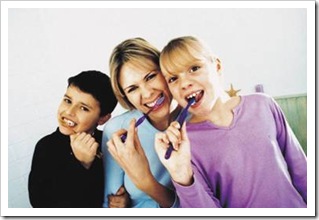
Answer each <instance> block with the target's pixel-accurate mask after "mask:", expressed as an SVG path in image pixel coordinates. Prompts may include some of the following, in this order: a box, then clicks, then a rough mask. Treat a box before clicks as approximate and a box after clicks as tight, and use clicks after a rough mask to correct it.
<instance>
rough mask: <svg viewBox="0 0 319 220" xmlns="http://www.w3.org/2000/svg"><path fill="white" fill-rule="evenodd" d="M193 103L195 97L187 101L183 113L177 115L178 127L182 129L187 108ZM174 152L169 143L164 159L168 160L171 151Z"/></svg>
mask: <svg viewBox="0 0 319 220" xmlns="http://www.w3.org/2000/svg"><path fill="white" fill-rule="evenodd" d="M194 102H195V97H193V98H191V99H190V100H189V101H188V104H187V106H186V107H185V108H184V109H183V111H182V112H181V114H180V115H179V117H178V120H177V122H178V123H179V124H180V127H182V125H183V123H184V121H185V119H186V116H187V111H188V109H189V107H190V106H191V105H192V104H193V103H194ZM173 150H174V148H173V145H172V143H169V147H168V149H167V151H166V153H165V156H164V157H165V159H166V160H168V159H169V158H170V156H171V154H172V151H173Z"/></svg>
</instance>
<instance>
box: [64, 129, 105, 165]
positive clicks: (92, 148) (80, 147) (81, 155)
mask: <svg viewBox="0 0 319 220" xmlns="http://www.w3.org/2000/svg"><path fill="white" fill-rule="evenodd" d="M70 140H71V148H72V151H73V154H74V156H75V158H76V159H77V160H79V161H80V162H81V163H82V165H83V166H84V167H85V168H86V169H89V168H90V167H91V165H92V162H93V161H94V159H95V155H96V151H97V148H98V147H99V144H98V143H97V142H96V141H95V139H94V138H93V137H92V136H91V135H90V134H87V133H85V132H81V133H77V134H72V135H70Z"/></svg>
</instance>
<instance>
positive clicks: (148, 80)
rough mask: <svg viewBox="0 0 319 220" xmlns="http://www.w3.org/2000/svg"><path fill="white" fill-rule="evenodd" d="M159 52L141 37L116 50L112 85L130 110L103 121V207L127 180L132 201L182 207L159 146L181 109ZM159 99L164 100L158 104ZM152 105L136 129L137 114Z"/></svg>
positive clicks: (111, 203)
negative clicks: (159, 134)
mask: <svg viewBox="0 0 319 220" xmlns="http://www.w3.org/2000/svg"><path fill="white" fill-rule="evenodd" d="M159 55H160V52H159V51H158V50H157V49H156V48H155V47H153V46H152V45H151V44H149V43H148V42H147V41H145V40H144V39H142V38H133V39H128V40H125V41H123V42H122V43H120V44H119V45H118V46H117V47H116V48H115V49H114V50H113V52H112V55H111V58H110V63H109V66H110V75H111V82H112V87H113V90H114V93H115V95H116V97H117V99H118V101H119V103H120V104H121V105H122V106H123V107H124V108H126V109H128V110H129V111H127V112H125V113H123V114H122V115H119V116H117V117H114V118H113V119H111V120H110V121H109V122H108V123H107V124H106V125H105V127H104V131H103V140H102V146H104V147H103V155H104V156H103V157H104V165H105V197H104V205H103V206H104V207H117V199H116V196H115V197H113V198H112V199H110V198H108V196H109V195H114V194H116V192H117V190H118V189H119V187H121V186H122V185H124V187H125V189H126V190H127V192H128V193H129V195H130V199H131V204H130V207H143V208H146V207H153V208H154V207H178V201H177V197H176V195H175V192H174V190H173V185H172V183H171V178H170V175H169V174H168V172H167V171H166V169H165V168H164V166H163V165H162V164H161V162H160V160H159V158H158V157H157V154H156V152H155V149H154V137H155V134H156V133H157V132H159V131H164V130H165V129H166V128H167V127H168V126H169V124H170V122H171V121H173V120H175V119H176V116H177V114H178V112H179V110H180V108H179V107H177V106H176V105H175V106H174V105H173V104H172V95H171V93H170V92H169V89H168V87H167V84H166V82H165V79H164V77H163V75H162V73H161V72H160V67H159ZM159 99H161V100H162V99H163V101H162V102H161V104H159V105H156V106H155V107H154V105H155V103H156V101H157V100H159ZM150 110H152V111H151V112H150V113H149V114H148V116H147V120H145V121H144V122H143V123H142V124H141V125H140V126H139V127H138V128H137V129H135V119H137V118H140V117H141V116H143V114H145V113H147V112H149V111H150ZM125 129H128V130H125ZM125 133H127V139H126V141H125V142H124V143H123V141H122V140H121V136H122V135H123V134H125ZM106 145H107V147H106ZM107 148H108V149H107Z"/></svg>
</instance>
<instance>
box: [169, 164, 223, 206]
mask: <svg viewBox="0 0 319 220" xmlns="http://www.w3.org/2000/svg"><path fill="white" fill-rule="evenodd" d="M193 171H194V175H193V178H194V182H193V184H192V185H190V186H182V185H180V184H178V183H176V182H175V181H174V180H173V184H174V186H175V190H176V193H177V196H178V197H179V203H180V207H181V208H221V205H220V203H219V200H218V199H217V198H215V197H214V195H213V192H212V191H211V189H210V188H209V187H208V185H207V184H206V182H205V180H204V179H203V177H202V175H201V174H200V173H199V172H198V170H197V169H196V167H194V166H193Z"/></svg>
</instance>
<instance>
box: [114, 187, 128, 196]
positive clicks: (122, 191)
mask: <svg viewBox="0 0 319 220" xmlns="http://www.w3.org/2000/svg"><path fill="white" fill-rule="evenodd" d="M125 192H126V190H125V187H124V186H121V187H120V188H119V189H118V190H117V192H116V193H115V195H117V196H120V195H123V194H124V193H125Z"/></svg>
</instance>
